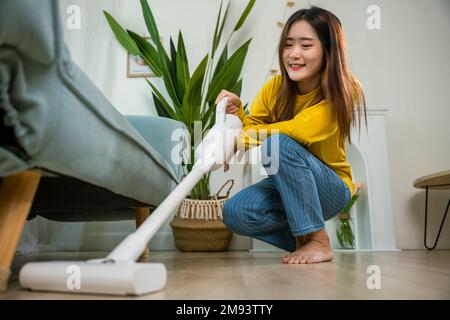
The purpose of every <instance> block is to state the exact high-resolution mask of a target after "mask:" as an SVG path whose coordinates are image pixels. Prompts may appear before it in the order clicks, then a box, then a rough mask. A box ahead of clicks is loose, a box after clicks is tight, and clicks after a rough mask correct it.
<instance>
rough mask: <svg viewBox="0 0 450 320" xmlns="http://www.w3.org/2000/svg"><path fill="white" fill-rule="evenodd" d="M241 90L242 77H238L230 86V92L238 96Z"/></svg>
mask: <svg viewBox="0 0 450 320" xmlns="http://www.w3.org/2000/svg"><path fill="white" fill-rule="evenodd" d="M241 90H242V78H241V79H239V81H238V82H236V83H235V84H234V86H232V87H231V89H230V92H233V93H234V94H235V95H237V96H240V95H241Z"/></svg>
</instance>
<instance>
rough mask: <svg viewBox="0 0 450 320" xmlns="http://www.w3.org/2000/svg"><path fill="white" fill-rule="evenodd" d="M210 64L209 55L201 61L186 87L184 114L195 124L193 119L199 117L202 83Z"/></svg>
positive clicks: (189, 121) (190, 122) (188, 120)
mask: <svg viewBox="0 0 450 320" xmlns="http://www.w3.org/2000/svg"><path fill="white" fill-rule="evenodd" d="M207 64H208V55H206V56H205V57H204V58H203V60H202V61H201V62H200V63H199V65H198V66H197V68H196V69H195V71H194V73H193V74H192V78H191V79H190V80H189V83H188V85H187V87H186V93H185V94H184V98H183V104H182V111H183V116H184V118H185V119H186V120H187V122H188V123H189V124H193V120H195V119H198V117H199V114H200V107H201V104H202V91H201V89H202V84H203V79H204V77H205V72H206V66H207Z"/></svg>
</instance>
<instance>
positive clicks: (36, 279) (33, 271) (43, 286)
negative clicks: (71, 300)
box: [19, 261, 167, 295]
mask: <svg viewBox="0 0 450 320" xmlns="http://www.w3.org/2000/svg"><path fill="white" fill-rule="evenodd" d="M166 279H167V271H166V268H165V266H164V265H163V264H162V263H135V262H118V263H97V262H86V261H64V262H61V261H55V262H32V263H27V264H26V265H25V266H24V267H23V268H22V269H21V271H20V274H19V282H20V285H21V286H22V288H27V289H31V290H35V291H57V292H71V293H93V294H95V293H97V294H114V295H141V294H146V293H150V292H154V291H158V290H161V289H163V288H164V286H165V284H166Z"/></svg>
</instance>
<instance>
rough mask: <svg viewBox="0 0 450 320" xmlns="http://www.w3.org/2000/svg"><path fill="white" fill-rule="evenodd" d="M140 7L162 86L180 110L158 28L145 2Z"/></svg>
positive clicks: (179, 102)
mask: <svg viewBox="0 0 450 320" xmlns="http://www.w3.org/2000/svg"><path fill="white" fill-rule="evenodd" d="M141 7H142V13H143V16H144V20H145V25H146V26H147V30H148V32H149V33H150V35H151V38H152V41H153V43H155V45H156V48H157V51H158V55H159V59H160V66H161V73H162V77H163V79H164V84H165V86H166V89H167V92H168V93H169V96H170V98H171V99H172V102H173V103H174V105H175V107H177V108H180V106H181V99H180V97H179V96H178V93H177V90H176V88H175V83H174V75H173V73H172V71H171V69H172V67H171V61H170V59H169V56H168V55H167V53H166V50H165V49H164V47H163V45H162V43H161V37H160V36H159V31H158V27H157V26H156V22H155V18H154V17H153V13H152V10H151V9H150V6H149V5H148V3H147V1H146V0H141Z"/></svg>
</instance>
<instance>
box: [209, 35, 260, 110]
mask: <svg viewBox="0 0 450 320" xmlns="http://www.w3.org/2000/svg"><path fill="white" fill-rule="evenodd" d="M251 40H252V39H249V40H248V41H247V42H245V43H244V44H243V45H242V46H241V47H240V48H239V49H237V50H236V51H235V52H234V53H233V55H232V56H231V57H230V59H228V61H227V62H226V63H225V64H224V65H223V67H222V68H221V69H220V70H219V71H218V72H217V74H216V76H215V77H213V78H212V80H211V83H210V85H209V88H208V93H207V95H206V101H208V102H213V100H214V99H215V97H217V95H218V94H219V92H220V90H222V89H225V90H230V88H231V87H232V86H233V85H234V84H235V83H236V81H237V80H238V78H239V75H240V73H241V71H242V66H243V64H244V60H245V56H246V55H247V51H248V47H249V45H250V42H251Z"/></svg>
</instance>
